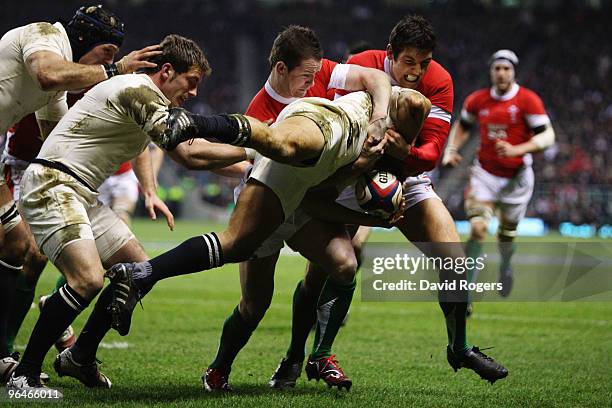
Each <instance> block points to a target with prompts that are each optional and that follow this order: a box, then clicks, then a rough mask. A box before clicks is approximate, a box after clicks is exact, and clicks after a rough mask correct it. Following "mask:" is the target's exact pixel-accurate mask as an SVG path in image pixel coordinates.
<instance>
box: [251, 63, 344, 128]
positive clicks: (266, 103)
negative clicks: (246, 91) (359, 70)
mask: <svg viewBox="0 0 612 408" xmlns="http://www.w3.org/2000/svg"><path fill="white" fill-rule="evenodd" d="M337 65H338V63H337V62H334V61H330V60H328V59H325V58H323V59H322V60H321V70H319V72H317V73H316V75H315V78H314V82H313V84H312V86H311V87H310V89H308V91H307V92H306V95H305V96H306V97H310V96H316V97H319V98H327V99H333V91H332V89H333V88H335V87H336V84H334V83H332V73H333V71H334V68H335V67H336V66H337ZM297 99H298V98H285V97H282V96H280V95H279V94H278V93H276V91H274V89H272V86H270V83H269V82H267V81H266V83H265V85H264V87H263V88H261V90H260V91H259V92H258V93H257V95H255V97H253V99H252V100H251V103H250V104H249V107H248V108H247V110H246V112H245V113H246V114H247V115H249V116H252V117H254V118H256V119H259V120H261V121H267V120H270V119H271V120H272V121H276V118H277V117H278V114H279V113H280V112H281V111H282V110H283V109H284V108H285V106H287V105H289V104H290V103H291V102H293V101H296V100H297Z"/></svg>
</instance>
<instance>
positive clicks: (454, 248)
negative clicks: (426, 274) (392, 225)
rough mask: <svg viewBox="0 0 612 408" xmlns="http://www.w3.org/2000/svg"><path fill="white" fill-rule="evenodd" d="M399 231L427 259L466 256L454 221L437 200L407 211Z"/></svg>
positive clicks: (414, 206)
mask: <svg viewBox="0 0 612 408" xmlns="http://www.w3.org/2000/svg"><path fill="white" fill-rule="evenodd" d="M396 226H397V228H398V229H399V230H400V231H401V232H402V234H403V235H404V236H405V237H406V238H408V240H409V241H411V242H413V243H415V244H416V245H417V246H418V247H419V249H421V251H423V252H424V253H425V255H428V256H443V257H446V256H450V257H461V256H463V249H462V247H461V243H460V237H459V234H458V233H457V229H456V228H455V222H454V220H453V217H452V216H451V215H450V213H449V212H448V209H447V208H446V206H445V205H444V203H442V201H440V200H439V199H437V198H429V199H427V200H423V201H421V202H419V203H418V204H416V205H413V206H412V207H410V208H408V209H407V210H406V212H405V213H404V218H402V219H401V220H400V221H399V222H398V224H397V225H396Z"/></svg>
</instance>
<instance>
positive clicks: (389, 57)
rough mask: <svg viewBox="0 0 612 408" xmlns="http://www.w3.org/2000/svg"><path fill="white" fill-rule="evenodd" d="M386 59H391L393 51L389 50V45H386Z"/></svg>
mask: <svg viewBox="0 0 612 408" xmlns="http://www.w3.org/2000/svg"><path fill="white" fill-rule="evenodd" d="M387 58H388V59H390V60H392V59H393V49H392V48H391V44H387Z"/></svg>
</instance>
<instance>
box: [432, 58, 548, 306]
mask: <svg viewBox="0 0 612 408" xmlns="http://www.w3.org/2000/svg"><path fill="white" fill-rule="evenodd" d="M518 62H519V60H518V57H517V56H516V54H515V53H514V52H512V51H510V50H499V51H497V52H495V53H494V54H493V55H492V56H491V59H490V75H491V84H492V86H491V87H490V88H483V89H479V90H477V91H475V92H473V93H471V94H470V95H469V96H468V97H467V98H466V100H465V102H464V103H463V108H462V110H461V120H460V121H457V122H455V124H454V125H453V130H452V132H451V135H452V136H451V137H450V139H449V143H448V146H447V148H446V150H445V154H444V159H443V161H442V163H443V164H447V165H450V166H456V165H457V164H459V162H460V161H461V155H459V153H458V150H459V149H461V147H462V146H463V145H464V144H465V142H466V141H467V140H468V138H469V136H470V130H471V129H472V128H473V126H474V125H475V124H476V123H478V127H479V128H480V149H479V150H478V157H477V159H476V160H475V161H474V165H473V166H472V173H471V176H470V182H469V184H468V186H467V188H466V191H465V211H466V213H467V216H468V218H469V220H470V226H471V229H470V238H469V239H468V241H467V245H466V252H467V254H468V256H472V257H477V256H479V255H480V253H481V250H482V241H483V240H484V239H485V237H486V235H487V229H488V225H489V222H490V220H491V217H492V216H493V214H494V212H495V210H497V211H498V214H499V227H498V229H497V240H498V243H499V252H500V255H501V262H500V266H499V274H500V275H499V282H500V283H501V284H502V289H500V291H499V293H500V294H501V295H502V296H504V297H506V296H508V295H509V294H510V291H511V289H512V282H513V277H512V265H511V263H510V259H511V258H512V254H513V253H514V251H515V247H514V238H515V237H516V228H517V226H518V224H519V222H520V221H521V219H522V218H523V217H524V216H525V211H526V210H527V204H529V200H530V199H531V194H532V193H533V184H534V175H533V170H532V168H531V163H532V158H531V153H534V152H538V151H541V150H543V149H546V148H547V147H548V146H550V145H552V144H553V143H554V142H555V132H554V130H553V128H552V125H551V122H550V118H549V117H548V115H547V114H546V111H545V110H544V104H543V103H542V99H540V97H539V96H538V95H537V94H536V93H535V92H533V91H532V90H530V89H527V88H525V87H523V86H520V85H519V84H517V83H516V79H515V67H516V66H517V65H518ZM471 280H472V281H476V276H472V277H471Z"/></svg>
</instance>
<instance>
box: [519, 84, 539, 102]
mask: <svg viewBox="0 0 612 408" xmlns="http://www.w3.org/2000/svg"><path fill="white" fill-rule="evenodd" d="M517 97H518V98H520V99H523V100H527V101H533V100H536V101H539V100H541V98H540V95H538V94H537V92H535V91H534V90H532V89H529V88H526V87H524V86H522V85H521V86H519V90H518V93H517Z"/></svg>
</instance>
